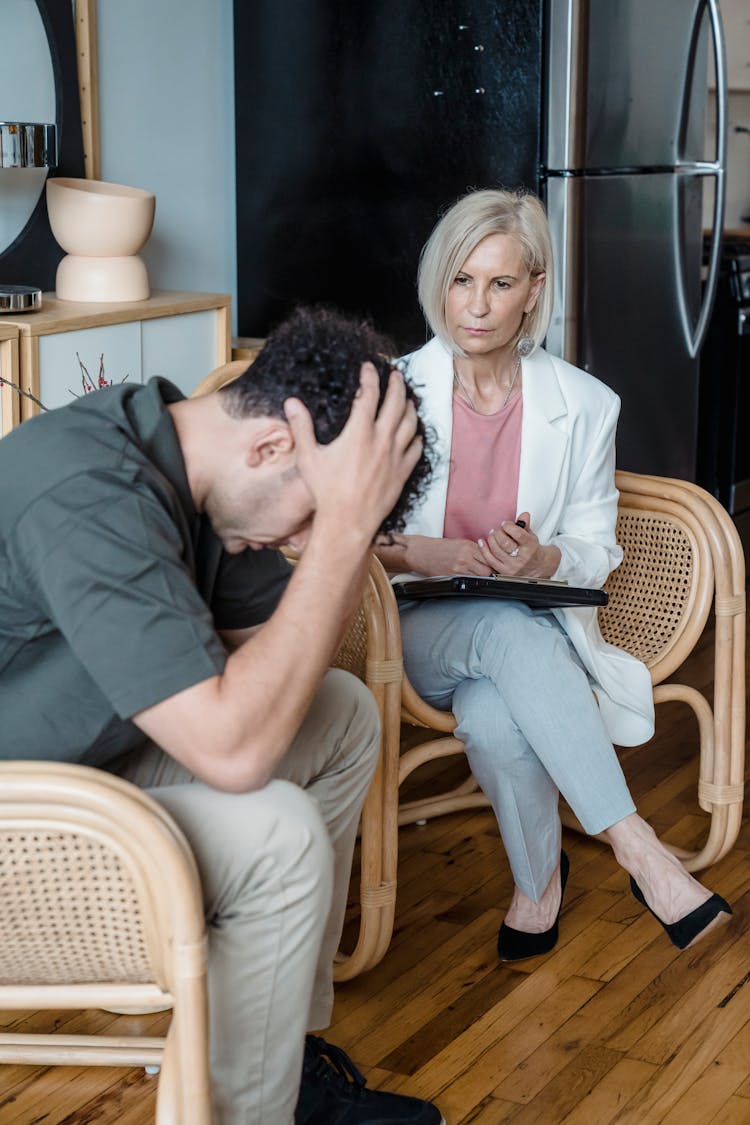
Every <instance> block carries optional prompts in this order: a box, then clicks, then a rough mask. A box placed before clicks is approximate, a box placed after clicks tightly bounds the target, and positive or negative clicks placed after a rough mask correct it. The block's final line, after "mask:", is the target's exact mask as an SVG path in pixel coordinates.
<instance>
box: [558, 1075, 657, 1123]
mask: <svg viewBox="0 0 750 1125" xmlns="http://www.w3.org/2000/svg"><path fill="white" fill-rule="evenodd" d="M655 1072H656V1067H654V1066H652V1065H651V1064H650V1063H644V1062H640V1061H639V1060H638V1059H627V1058H625V1059H624V1058H620V1061H619V1062H617V1063H616V1064H615V1065H614V1066H613V1067H612V1069H611V1070H609V1071H607V1073H606V1074H605V1075H604V1076H603V1077H602V1078H601V1079H600V1080H599V1081H598V1082H597V1083H596V1084H595V1085H594V1086H593V1087H592V1089H591V1090H590V1091H589V1092H588V1093H587V1094H586V1095H585V1096H584V1097H582V1098H581V1100H580V1101H579V1103H578V1105H577V1106H575V1107H574V1108H573V1109H572V1110H571V1111H570V1112H569V1113H568V1114H567V1115H566V1116H565V1117H562V1118H560V1125H563V1122H564V1125H594V1123H596V1125H609V1123H610V1122H611V1121H614V1119H615V1117H617V1115H618V1114H620V1113H621V1112H622V1111H623V1109H626V1108H627V1106H628V1105H629V1103H630V1100H631V1098H632V1097H633V1095H634V1094H635V1093H636V1092H637V1091H638V1090H641V1089H643V1087H644V1086H647V1085H648V1084H649V1083H650V1082H651V1081H652V1080H653V1076H654V1073H655Z"/></svg>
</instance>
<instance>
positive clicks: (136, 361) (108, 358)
mask: <svg viewBox="0 0 750 1125" xmlns="http://www.w3.org/2000/svg"><path fill="white" fill-rule="evenodd" d="M78 356H80V359H81V362H82V363H83V364H85V366H86V369H87V370H88V373H89V375H90V376H91V378H92V380H93V381H94V383H96V381H97V376H98V374H99V357H100V356H103V357H104V375H105V377H106V378H107V379H108V380H109V382H110V383H120V382H122V380H123V379H124V378H125V377H126V376H127V380H128V382H129V383H140V382H141V326H140V323H139V322H138V321H134V322H133V323H131V324H107V325H103V326H101V327H96V328H81V329H79V330H77V331H74V332H57V333H55V334H53V335H50V336H40V337H39V398H40V400H41V402H43V403H44V405H45V406H46V407H48V408H49V409H52V408H53V407H55V406H65V405H67V403H69V402H72V401H73V396H74V395H81V394H83V387H82V385H81V366H80V364H79V362H78Z"/></svg>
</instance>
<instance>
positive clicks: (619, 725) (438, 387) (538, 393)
mask: <svg viewBox="0 0 750 1125" xmlns="http://www.w3.org/2000/svg"><path fill="white" fill-rule="evenodd" d="M403 364H404V367H405V372H406V376H407V378H408V379H409V381H410V382H411V383H412V384H413V386H414V389H415V391H416V392H417V394H418V395H419V396H420V398H421V400H422V406H421V409H420V414H421V415H422V417H423V419H424V421H425V423H426V425H427V426H428V427H430V429H431V430H432V437H433V440H434V445H433V462H434V469H433V476H432V479H431V481H430V484H429V486H428V489H427V492H426V496H425V499H424V501H423V503H422V504H421V505H420V506H418V507H417V508H416V509H415V511H414V512H413V514H412V516H411V518H410V520H409V523H408V525H407V527H406V529H405V531H406V534H410V535H429V536H434V537H441V536H442V535H443V522H444V519H445V505H446V498H447V493H448V465H449V458H450V449H451V436H452V431H453V359H452V353H451V352H450V351H449V350H448V348H446V347H445V345H444V344H443V343H442V342H441V341H440V340H438V339H437V338H434V339H432V340H430V342H429V343H428V344H425V345H424V347H422V348H420V349H419V350H418V351H416V352H413V353H412V354H411V355H410V356H407V357H406V358H405V360H404V361H403ZM522 364H523V366H522V371H523V422H522V428H521V465H520V475H519V481H518V511H519V512H529V513H530V515H531V526H532V528H533V530H534V532H535V533H536V535H538V537H539V540H540V542H541V543H543V544H550V543H553V544H554V545H555V546H556V547H559V549H560V553H561V559H560V565H559V567H558V569H557V571H556V572H555V574H554V575H553V577H555V578H563V579H566V580H567V581H568V582H570V584H571V585H575V586H589V587H600V586H603V585H604V583H605V581H606V579H607V577H608V575H609V573H610V571H612V570H614V569H615V567H617V566H618V565H619V564H620V562H621V561H622V550H621V549H620V547H619V546H618V545H617V543H616V541H615V521H616V519H617V497H618V493H617V489H616V488H615V484H614V471H615V430H616V427H617V418H618V415H619V413H620V400H619V398H618V397H617V395H616V394H615V393H614V391H612V390H611V389H610V388H609V387H606V386H605V385H604V384H603V383H601V382H599V380H598V379H595V378H594V377H593V375H588V374H587V373H586V372H585V371H581V370H579V369H578V368H577V367H573V366H572V365H571V364H569V363H566V362H565V360H562V359H558V358H557V357H556V356H552V355H549V354H548V353H547V352H545V351H544V350H543V349H541V348H539V349H537V350H536V351H535V352H534V353H533V355H531V356H529V357H528V358H527V359H524V360H523V361H522ZM400 366H401V365H400ZM488 530H489V526H488ZM553 612H554V614H555V616H556V617H557V619H558V621H559V622H560V624H561V625H562V627H563V628H564V629H565V632H566V633H567V634H568V636H569V637H570V639H571V641H572V643H573V646H574V648H575V650H576V652H577V653H578V655H579V657H580V659H581V661H582V663H583V664H584V666H585V668H586V669H587V671H588V672H589V674H590V676H591V679H592V681H593V688H594V691H595V692H596V695H597V698H598V700H599V706H600V709H601V713H602V718H603V719H604V723H605V725H606V727H607V731H608V734H609V736H610V738H611V739H612V741H613V742H616V743H617V744H618V745H620V746H637V745H639V744H640V743H642V742H646V741H647V740H648V739H649V738H651V736H652V734H653V732H654V703H653V690H652V686H651V677H650V675H649V673H648V670H647V669H646V667H645V665H643V664H642V663H641V662H640V661H639V660H636V659H635V658H634V657H632V656H630V655H629V654H628V653H626V652H623V651H622V650H621V649H618V648H615V647H614V646H613V645H610V644H607V643H606V642H605V641H604V639H603V637H602V635H601V633H600V631H599V624H598V621H597V615H596V610H595V609H588V608H578V607H576V608H571V609H558V610H554V611H553Z"/></svg>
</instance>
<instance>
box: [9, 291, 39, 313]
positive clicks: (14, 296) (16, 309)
mask: <svg viewBox="0 0 750 1125" xmlns="http://www.w3.org/2000/svg"><path fill="white" fill-rule="evenodd" d="M41 307H42V291H41V289H37V288H36V287H35V286H33V285H0V313H21V312H36V310H37V309H40V308H41Z"/></svg>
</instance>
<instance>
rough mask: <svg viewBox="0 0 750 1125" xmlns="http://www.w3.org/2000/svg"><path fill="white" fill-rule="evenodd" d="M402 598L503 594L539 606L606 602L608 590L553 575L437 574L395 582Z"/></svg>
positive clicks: (410, 599) (507, 597)
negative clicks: (541, 576)
mask: <svg viewBox="0 0 750 1125" xmlns="http://www.w3.org/2000/svg"><path fill="white" fill-rule="evenodd" d="M393 590H394V592H395V594H396V597H397V598H398V599H399V601H415V600H416V601H422V600H424V599H425V598H504V599H505V600H509V601H515V602H524V604H525V605H528V606H533V607H535V608H537V609H560V608H565V607H569V606H603V605H606V604H607V602H608V601H609V595H608V594H607V591H606V590H589V589H587V588H586V587H584V586H569V585H568V584H567V582H559V581H555V580H554V579H550V578H502V577H499V576H498V577H497V578H494V577H492V578H479V577H477V576H476V575H474V574H446V575H439V576H438V577H436V578H406V579H401V580H399V581H396V582H394V583H393Z"/></svg>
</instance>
